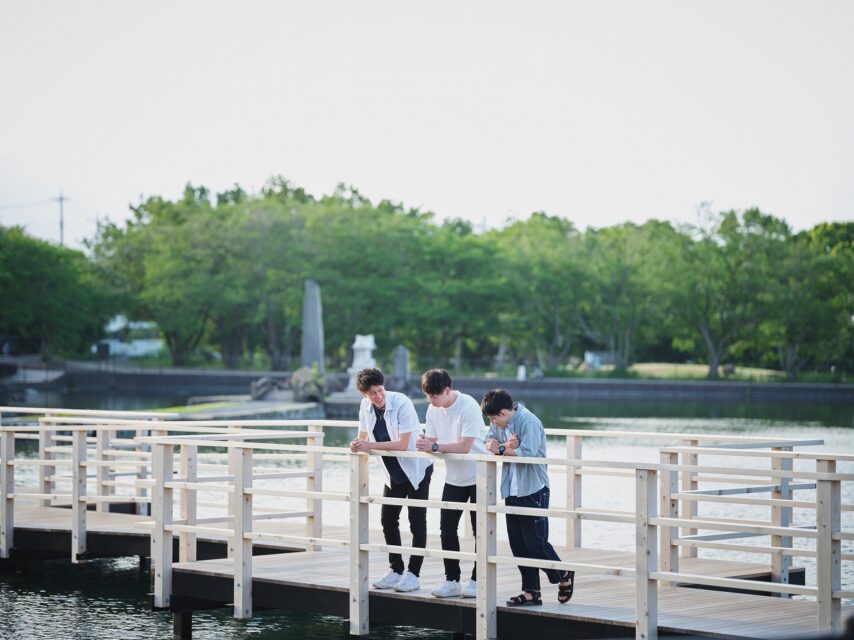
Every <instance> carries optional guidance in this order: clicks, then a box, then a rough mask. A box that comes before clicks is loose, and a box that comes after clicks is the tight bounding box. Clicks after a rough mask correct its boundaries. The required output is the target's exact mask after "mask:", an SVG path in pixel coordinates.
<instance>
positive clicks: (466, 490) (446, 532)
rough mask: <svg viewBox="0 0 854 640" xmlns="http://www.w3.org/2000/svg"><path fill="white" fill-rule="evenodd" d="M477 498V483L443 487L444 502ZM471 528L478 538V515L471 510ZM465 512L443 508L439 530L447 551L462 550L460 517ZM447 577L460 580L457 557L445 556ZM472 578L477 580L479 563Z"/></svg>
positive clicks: (466, 500) (472, 572) (474, 499)
mask: <svg viewBox="0 0 854 640" xmlns="http://www.w3.org/2000/svg"><path fill="white" fill-rule="evenodd" d="M476 500H477V485H474V484H473V485H469V486H467V487H458V486H457V485H454V484H447V483H445V488H444V489H442V501H443V502H471V503H474V502H476ZM470 513H471V528H472V531H473V532H474V534H475V539H477V525H476V522H477V515H476V514H475V512H474V511H471V512H470ZM462 515H463V512H462V511H457V510H456V509H442V512H441V515H440V516H439V530H440V531H441V534H442V549H444V550H445V551H459V550H460V536H459V533H458V528H459V525H460V518H461V517H462ZM445 579H446V580H454V581H457V582H459V580H460V561H459V560H457V559H456V558H445ZM471 579H472V580H477V565H475V566H474V567H472V570H471Z"/></svg>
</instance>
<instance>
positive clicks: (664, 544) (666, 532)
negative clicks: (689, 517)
mask: <svg viewBox="0 0 854 640" xmlns="http://www.w3.org/2000/svg"><path fill="white" fill-rule="evenodd" d="M660 459H661V464H672V465H676V464H678V462H679V454H677V453H675V452H671V453H667V452H663V451H662V452H661V458H660ZM659 484H660V487H661V491H660V493H659V501H658V512H659V513H660V514H661V517H662V518H678V517H679V502H678V500H676V498H674V497H673V494H675V493H678V491H679V472H678V471H676V470H675V469H674V470H672V471H667V470H665V471H662V472H661V479H660V483H659ZM658 533H659V542H660V544H659V553H658V562H659V565H660V567H661V571H672V572H674V573H678V571H679V549H678V547H677V546H676V545H675V544H674V543H675V542H676V540H677V539H678V538H679V529H678V528H677V527H661V530H660V531H659V532H658ZM668 584H669V583H668Z"/></svg>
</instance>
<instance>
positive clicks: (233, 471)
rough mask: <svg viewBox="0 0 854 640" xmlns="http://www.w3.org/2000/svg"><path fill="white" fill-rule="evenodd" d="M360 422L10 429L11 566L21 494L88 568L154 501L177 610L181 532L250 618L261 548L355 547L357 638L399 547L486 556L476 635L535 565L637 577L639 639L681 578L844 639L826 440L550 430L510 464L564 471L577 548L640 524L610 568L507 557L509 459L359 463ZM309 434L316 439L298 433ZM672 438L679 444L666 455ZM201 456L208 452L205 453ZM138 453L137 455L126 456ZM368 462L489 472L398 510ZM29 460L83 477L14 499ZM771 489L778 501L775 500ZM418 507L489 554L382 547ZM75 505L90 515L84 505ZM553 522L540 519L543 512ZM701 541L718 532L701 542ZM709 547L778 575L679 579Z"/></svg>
mask: <svg viewBox="0 0 854 640" xmlns="http://www.w3.org/2000/svg"><path fill="white" fill-rule="evenodd" d="M356 425H357V423H355V422H351V421H325V420H296V421H295V420H290V421H289V420H283V421H257V420H255V421H210V422H195V421H193V422H179V421H170V422H164V421H162V420H158V419H154V420H147V419H146V420H140V419H132V418H129V417H121V418H120V417H107V416H94V417H93V416H64V417H63V416H46V417H43V418H42V421H41V424H39V425H32V426H23V427H21V426H14V427H13V426H9V427H4V428H2V430H0V444H2V452H3V453H2V469H0V479H2V496H3V508H2V509H0V534H2V535H0V543H2V544H0V554H3V553H5V554H6V555H5V556H3V557H8V553H9V551H10V550H11V549H12V546H13V543H14V541H13V539H12V532H13V531H14V500H15V498H28V499H31V500H32V499H37V500H50V501H51V502H52V503H55V502H56V501H58V500H68V501H70V502H71V504H72V512H73V513H72V531H76V534H74V533H73V539H74V540H73V544H72V558H73V559H75V560H76V559H77V558H79V557H80V555H81V554H83V553H85V546H83V547H81V546H80V541H81V539H82V540H83V542H84V545H85V517H86V513H85V505H86V504H87V503H91V502H94V503H96V504H103V503H108V502H111V501H121V500H123V499H131V498H132V499H133V500H139V501H141V502H143V503H149V502H150V503H151V505H152V516H153V522H152V523H151V526H152V531H151V548H152V558H153V564H154V587H155V588H154V591H155V604H156V605H157V606H168V605H169V600H170V596H171V572H172V565H173V560H174V559H173V557H172V538H173V536H176V535H177V536H178V537H179V557H178V560H179V561H185V562H189V561H193V560H194V559H195V545H196V540H197V537H198V536H209V537H218V538H223V539H227V540H228V541H229V555H231V556H232V557H233V558H234V560H235V565H234V566H235V573H234V603H235V604H234V607H235V611H234V613H235V616H237V617H241V618H243V617H248V616H250V615H252V601H251V584H252V569H253V567H252V545H253V543H261V542H271V541H275V542H278V543H288V544H291V545H298V546H300V547H301V548H305V549H306V550H309V551H317V550H320V549H323V548H324V547H329V548H346V549H349V553H350V584H351V599H350V600H351V606H350V631H351V633H353V634H364V633H367V631H368V629H369V619H368V591H369V589H368V575H367V572H368V566H369V563H368V558H369V556H370V554H371V553H387V552H390V551H391V552H401V553H414V554H416V555H423V556H425V557H428V558H458V559H461V560H476V561H477V572H478V574H477V584H478V595H477V600H476V606H477V616H476V620H477V636H478V637H479V638H494V637H496V635H497V608H496V605H497V582H496V577H497V570H498V567H499V566H518V565H520V564H524V565H526V566H536V567H543V568H555V569H568V570H575V571H578V572H580V573H582V574H584V573H598V574H606V575H615V576H624V577H630V578H633V579H634V581H635V590H636V595H637V604H636V606H637V612H638V614H637V627H636V629H637V637H641V638H654V637H656V636H657V622H658V606H657V594H658V590H659V588H660V587H662V586H666V585H670V584H677V585H678V584H695V585H707V586H712V587H718V588H725V589H744V590H749V591H756V592H767V593H772V594H778V595H784V596H788V595H793V594H794V595H799V596H808V597H814V598H815V599H816V603H817V605H816V606H817V619H818V631H819V632H821V633H834V632H837V631H839V630H840V624H841V621H840V611H841V600H842V599H843V598H852V597H854V591H847V590H843V589H842V583H841V576H842V573H841V563H842V562H843V561H849V560H852V559H854V556H852V555H848V554H842V550H841V545H842V542H843V541H845V540H854V533H849V532H846V531H843V530H842V519H841V514H842V513H843V512H844V511H851V510H854V505H847V504H843V503H842V483H843V482H850V481H852V480H854V475H852V474H846V473H840V472H838V470H837V465H838V464H841V463H847V462H852V461H854V455H849V454H831V453H824V452H804V451H795V450H794V449H795V448H796V447H800V446H806V445H811V444H820V443H821V441H820V440H782V439H775V438H757V437H750V436H722V435H710V434H696V435H692V434H669V433H668V434H656V433H649V432H612V431H596V430H578V429H573V430H553V429H549V430H547V433H548V435H549V436H557V437H559V438H564V439H565V442H566V453H565V455H564V456H562V457H555V458H548V459H539V458H534V459H528V458H515V459H514V460H513V462H512V463H514V464H549V465H550V467H551V472H552V473H560V472H565V473H566V478H567V482H566V485H567V490H566V502H565V503H564V504H563V505H555V506H553V507H552V508H550V509H549V510H548V512H547V514H548V516H549V517H552V518H562V519H564V520H566V522H567V525H568V526H567V530H568V532H567V542H568V546H570V547H577V546H580V544H581V535H580V534H581V528H580V523H581V522H582V521H584V520H588V521H598V522H611V523H622V524H627V525H633V531H634V548H635V563H634V565H633V566H611V565H601V564H594V563H578V562H566V561H565V562H548V561H539V560H531V559H519V558H513V557H509V556H504V555H500V554H499V553H498V543H497V542H498V541H497V526H496V525H497V516H498V515H499V514H502V513H504V514H506V513H515V514H520V515H531V514H533V513H534V510H531V509H523V508H519V507H507V506H505V505H500V504H498V494H497V489H496V484H497V476H498V466H499V465H500V464H502V463H505V464H506V463H507V462H506V461H504V460H503V459H500V458H495V457H493V456H463V455H458V454H442V455H436V456H433V455H430V454H421V453H414V452H371V454H369V455H366V454H352V453H350V452H349V450H348V449H346V448H344V447H329V446H324V445H323V435H324V430H326V429H329V428H349V429H353V428H354V427H356ZM297 427H299V428H301V429H305V430H294V429H296V428H297ZM281 429H287V431H281ZM119 432H131V434H132V435H131V437H127V436H126V435H125V436H124V437H121V438H120V437H118V435H117V434H118V433H119ZM87 434H92V435H87ZM48 436H49V439H50V442H51V443H52V444H51V445H50V446H49V447H46V448H45V449H44V450H43V451H41V452H40V453H39V457H38V458H37V459H25V458H22V459H16V458H15V455H14V450H15V448H14V441H15V438H16V437H18V438H33V437H36V438H38V439H39V441H40V443H41V442H42V440H47V439H48ZM600 437H605V438H624V439H630V440H637V439H645V440H649V439H654V440H658V441H661V442H666V443H668V445H667V446H662V447H659V448H658V451H659V456H660V457H659V461H658V462H649V463H637V462H631V461H617V460H587V459H584V458H583V456H582V453H583V450H582V439H583V438H600ZM294 441H296V442H297V443H298V444H295V443H294ZM301 442H304V444H301ZM672 443H675V445H676V446H669V445H670V444H672ZM122 447H124V448H122ZM200 447H204V448H205V450H204V451H203V452H200V451H199V448H200ZM149 449H150V450H149ZM120 452H124V453H120ZM125 453H127V454H128V455H127V456H125ZM49 455H50V456H51V457H49ZM58 456H67V457H65V458H60V457H58ZM370 456H395V457H414V456H423V457H429V458H430V459H431V460H433V461H438V462H440V463H441V462H442V461H443V460H448V459H468V460H474V461H476V463H477V473H478V476H477V490H478V495H477V497H478V499H477V503H476V504H460V503H447V502H443V501H441V500H429V499H428V500H425V501H412V500H399V499H394V498H385V497H382V496H381V495H376V494H374V493H373V492H372V491H371V487H370V480H369V476H370V474H369V471H368V461H369V459H370ZM706 456H709V457H718V458H719V457H723V456H725V457H727V458H732V459H735V458H742V457H744V458H747V459H749V458H756V459H759V460H760V462H761V463H762V464H759V465H751V466H746V467H732V466H721V465H720V463H716V464H702V465H701V464H700V458H701V457H703V460H704V462H705V459H706ZM796 460H801V461H806V462H804V463H801V464H808V465H810V469H809V470H803V469H798V470H795V469H793V466H794V465H793V463H794V461H796ZM283 461H287V462H288V464H294V465H301V466H297V467H293V468H289V469H288V470H283V469H282V467H281V466H265V465H268V464H273V465H275V464H281V463H282V462H283ZM339 462H345V463H347V464H348V465H349V483H348V485H347V486H346V487H344V488H343V490H338V491H330V490H328V489H327V488H326V487H324V485H323V469H324V465H329V464H335V463H339ZM21 464H34V465H37V466H39V468H41V467H45V466H53V467H70V473H69V474H68V475H67V476H66V479H65V480H62V479H60V478H57V477H55V474H47V475H46V476H45V479H44V481H45V482H50V483H53V484H51V485H50V489H51V490H50V491H41V490H39V491H37V492H31V493H22V492H18V493H16V491H15V482H14V480H15V478H14V469H15V467H16V466H19V465H21ZM125 465H126V466H125ZM765 465H767V466H765ZM87 469H95V471H96V473H94V474H92V476H91V477H87V475H86V474H87ZM102 469H108V470H109V471H110V473H117V472H120V470H122V469H130V473H132V474H134V475H133V476H131V479H130V481H129V482H128V483H127V486H123V487H122V488H123V490H125V491H131V492H134V493H133V495H128V494H125V497H122V496H121V495H119V494H117V493H116V492H115V489H116V488H117V487H118V485H113V484H110V483H111V482H116V480H115V479H110V478H111V477H112V476H110V475H109V474H107V475H106V476H105V475H104V474H102V473H100V471H101V470H102ZM148 473H151V476H148V475H147V474H148ZM138 474H146V475H138ZM586 476H600V477H601V476H610V477H616V478H624V479H626V480H630V481H631V482H632V484H633V489H632V491H633V493H634V496H635V497H634V505H633V508H632V509H631V510H625V511H614V510H611V511H605V510H601V509H598V510H597V509H591V508H584V507H583V506H582V502H581V495H582V494H581V488H582V480H583V478H584V477H586ZM300 478H304V479H305V485H304V486H302V487H295V488H283V487H281V486H275V487H270V486H264V485H265V484H267V482H266V481H275V482H277V483H281V482H284V481H286V480H297V479H300ZM69 480H70V487H69V489H68V491H58V490H57V483H58V482H69ZM141 489H150V490H151V495H146V496H139V495H136V492H138V491H140V490H141ZM200 491H201V492H217V493H221V494H223V495H224V496H227V497H228V499H227V500H226V501H212V502H203V501H201V500H199V497H198V493H199V492H200ZM805 491H808V492H810V495H808V496H802V497H798V498H797V499H796V498H795V493H796V492H801V493H802V492H805ZM813 491H814V492H815V495H814V497H813V496H812V492H813ZM761 494H770V497H764V496H761ZM262 498H263V499H270V500H273V499H281V498H286V499H298V500H300V501H302V500H305V504H306V506H305V509H285V508H280V507H277V506H271V505H265V504H260V502H261V499H262ZM326 503H334V504H340V505H341V506H343V505H344V504H345V503H346V504H347V505H348V507H347V508H348V510H349V519H350V527H349V533H348V534H347V535H346V537H344V538H336V537H334V536H331V535H330V534H329V533H328V532H324V528H323V521H322V513H323V505H324V504H326ZM416 503H418V504H419V506H424V507H426V508H430V509H441V508H445V509H458V510H462V511H466V512H470V511H472V510H473V511H475V513H476V517H477V525H478V526H477V531H478V536H477V538H478V539H477V547H476V548H477V551H476V553H469V552H463V551H459V552H451V551H443V550H440V549H420V548H412V547H406V546H397V547H390V546H388V545H383V544H372V543H371V542H370V539H369V522H370V517H369V516H370V514H369V509H370V506H371V505H383V504H413V505H414V504H416ZM701 503H710V504H711V503H727V504H733V505H759V506H765V507H769V508H770V510H771V517H770V519H769V520H768V521H745V520H744V519H741V518H710V517H698V515H697V514H698V511H697V509H696V505H698V504H701ZM74 505H77V508H76V510H75V509H74ZM176 508H177V514H176ZM200 508H201V509H206V510H207V511H208V513H210V512H211V511H212V510H215V509H217V508H219V509H223V508H227V509H228V512H227V514H226V515H210V516H205V517H199V514H198V510H199V509H200ZM793 509H810V510H811V511H814V513H815V522H814V523H813V522H808V523H794V522H792V510H793ZM541 513H542V512H541V511H538V512H537V513H536V514H537V515H540V514H541ZM284 519H297V520H304V523H305V530H304V535H298V534H295V533H286V532H283V531H271V530H259V529H258V528H256V526H255V523H256V522H259V521H260V520H265V521H266V520H284ZM463 520H464V521H465V520H467V518H464V519H463ZM576 525H578V526H576ZM698 531H702V532H708V531H710V532H712V533H702V534H701V533H698ZM749 536H771V544H770V545H767V546H755V545H744V544H739V543H734V542H731V541H728V540H736V539H738V538H742V537H749ZM798 538H800V539H806V540H815V541H816V542H815V547H814V548H809V549H804V548H796V547H794V546H793V544H792V541H793V540H794V539H798ZM701 548H704V549H715V550H718V551H720V552H750V553H764V554H767V555H770V556H771V559H772V570H773V571H772V572H773V577H774V581H773V582H768V583H763V582H755V581H747V580H742V579H737V578H722V577H714V576H709V575H696V574H693V573H690V574H689V573H683V572H681V571H680V554H679V550H680V549H682V550H683V551H684V550H693V551H694V552H696V550H697V549H701ZM794 557H809V558H815V559H816V567H817V572H816V581H815V584H813V585H807V586H800V585H793V584H789V580H788V569H789V567H790V562H791V559H792V558H794Z"/></svg>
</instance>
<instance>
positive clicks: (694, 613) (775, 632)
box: [15, 505, 854, 639]
mask: <svg viewBox="0 0 854 640" xmlns="http://www.w3.org/2000/svg"><path fill="white" fill-rule="evenodd" d="M147 521H150V518H149V517H146V516H138V515H128V514H121V513H103V512H89V513H88V514H87V531H88V532H89V533H90V534H97V535H100V536H107V537H110V538H114V539H118V540H119V541H120V540H121V539H125V540H128V539H130V538H131V537H133V538H135V539H137V540H139V539H140V538H144V537H146V536H147V535H148V531H149V529H148V527H146V526H145V525H144V524H143V523H145V522H147ZM15 529H16V541H17V544H16V546H18V545H20V546H22V547H26V545H27V536H28V535H30V534H31V533H32V534H35V533H37V532H41V533H44V532H55V533H60V534H64V533H65V532H69V533H70V529H71V514H70V511H69V510H68V509H61V508H56V507H53V508H46V507H37V506H34V505H19V506H18V508H17V509H16V526H15ZM256 530H259V531H262V530H264V531H278V532H282V533H293V534H296V535H302V534H303V533H304V524H301V523H293V522H266V521H262V522H258V523H257V526H256ZM347 536H348V529H347V528H346V527H335V526H329V525H327V526H326V527H324V537H326V538H333V539H340V540H346V539H347ZM201 538H208V539H210V540H216V539H217V537H216V536H200V539H201ZM406 538H408V536H407V534H406V533H404V544H406V543H407V542H406ZM371 541H372V542H374V541H375V542H378V543H381V542H382V533H381V531H379V530H372V531H371ZM116 546H117V547H118V548H120V547H121V545H120V544H119V545H114V547H116ZM264 546H265V547H275V546H277V545H276V543H265V544H264ZM278 546H279V547H280V548H282V549H283V550H288V551H292V550H293V549H294V548H295V546H296V545H291V544H287V543H279V544H278ZM428 546H430V547H431V548H439V539H438V536H433V535H431V536H430V537H429V541H428ZM463 550H464V551H466V550H467V551H473V548H472V543H471V541H464V543H463ZM90 551H92V552H94V553H98V549H97V548H93V549H90ZM498 552H499V554H501V555H508V556H509V555H511V554H510V551H509V548H508V546H507V544H506V542H502V541H499V550H498ZM558 553H559V554H560V556H561V558H562V559H564V560H567V561H578V562H586V563H593V564H601V565H611V566H633V564H634V554H632V553H629V552H621V551H609V550H600V549H589V548H580V549H568V548H558ZM370 557H371V566H370V575H371V580H372V581H373V580H375V579H378V578H379V577H382V576H383V575H384V574H385V572H386V571H387V559H386V555H385V554H384V553H372V554H371V556H370ZM681 562H682V564H681V568H682V570H683V571H684V572H685V573H691V574H702V575H706V576H720V577H740V578H753V579H762V578H767V576H768V575H769V566H768V565H767V564H756V563H745V562H731V561H724V560H713V559H703V558H700V559H698V558H683V559H682V561H681ZM348 566H349V553H348V552H347V551H346V550H339V549H336V550H323V551H320V552H313V553H312V552H302V551H297V552H292V553H281V554H279V553H276V554H273V555H265V556H256V557H255V558H254V559H253V591H255V592H257V593H258V595H259V596H260V595H261V594H262V593H263V592H264V591H265V590H275V589H276V588H277V587H290V588H298V589H305V590H315V591H314V592H313V593H317V590H320V591H322V592H325V593H326V594H327V595H335V594H337V595H338V596H340V598H339V599H341V601H342V602H346V599H347V596H348V593H349V575H348V570H347V567H348ZM471 567H472V563H471V562H466V561H463V562H462V572H463V580H467V578H468V574H469V572H470V571H471ZM173 571H174V574H175V576H176V580H175V582H176V584H178V585H184V588H182V587H178V588H176V590H175V596H176V597H180V596H181V595H182V591H184V590H187V591H188V593H185V594H183V595H192V593H194V592H204V591H205V587H204V582H205V581H210V580H218V581H219V582H220V584H221V583H222V581H223V580H225V581H230V580H232V579H233V575H234V574H233V571H234V567H233V561H232V560H231V559H227V558H223V559H213V560H200V561H197V562H184V563H175V564H174V565H173ZM443 573H444V572H443V564H442V561H441V560H438V559H431V558H427V559H425V561H424V566H423V568H422V574H421V585H422V588H421V590H420V591H417V592H413V593H407V594H401V593H395V592H389V591H378V590H375V589H372V590H371V596H370V597H371V611H372V615H373V612H374V611H380V612H382V611H383V610H393V609H394V608H396V607H399V606H401V605H403V604H408V605H410V606H416V607H417V606H424V607H429V610H430V611H437V610H439V611H441V610H444V614H445V616H446V617H447V616H448V615H450V616H451V617H453V615H457V617H460V618H464V617H466V616H470V617H472V618H473V616H474V608H475V603H474V600H466V599H459V598H453V599H437V598H434V597H432V596H431V595H430V590H431V589H432V588H433V587H434V586H436V585H437V584H439V583H440V582H441V581H442V580H443V579H444V575H443ZM576 584H577V587H576V591H575V595H574V596H573V599H572V600H571V601H570V603H569V604H566V605H560V604H558V603H557V600H556V591H557V590H556V587H555V586H553V585H549V584H548V583H547V581H545V579H544V576H543V600H544V605H543V606H542V607H536V608H527V609H524V610H517V609H509V608H507V607H500V609H499V615H500V616H501V619H502V620H505V621H506V620H508V617H510V619H513V620H516V622H517V624H523V625H524V624H533V625H534V626H536V624H535V623H536V621H537V620H540V621H543V620H545V619H549V620H548V622H549V623H550V624H552V625H554V624H555V622H559V623H560V624H561V625H564V624H566V625H568V626H567V627H566V632H567V636H566V637H572V636H573V635H575V634H574V632H573V631H572V629H573V626H572V625H576V626H577V625H587V626H586V628H587V629H589V628H591V626H592V627H596V626H602V627H604V628H611V629H615V628H621V627H624V628H625V634H624V635H625V636H630V635H632V633H633V627H634V621H635V598H636V591H635V582H634V579H633V578H623V577H615V576H605V575H587V574H583V573H579V574H578V575H577V578H576ZM187 585H193V586H192V588H190V589H186V586H187ZM498 591H499V603H502V602H503V601H504V600H505V599H506V597H508V596H510V595H514V594H516V593H518V591H519V573H518V571H517V570H516V569H515V568H513V567H506V566H500V567H499V568H498ZM658 597H659V621H658V623H659V629H660V632H661V633H675V634H681V635H695V636H707V637H717V638H763V639H765V638H768V639H770V638H796V637H815V629H816V626H817V619H816V606H815V603H814V602H812V601H808V600H789V599H782V598H774V597H768V596H763V595H750V594H735V593H728V592H721V591H710V590H705V589H696V588H689V587H670V586H660V587H659V590H658ZM313 599H314V600H321V599H320V598H309V599H308V601H311V600H313ZM228 602H229V600H224V601H223V602H222V604H226V603H228ZM302 602H304V601H302ZM282 608H285V609H287V608H288V607H287V604H286V603H283V607H282ZM849 609H854V607H846V611H845V613H849V611H848V610H849ZM303 610H304V609H303ZM333 610H335V611H337V609H335V608H333ZM321 611H325V612H328V611H329V609H328V608H327V609H322V610H321ZM338 615H342V616H345V617H346V615H347V611H346V609H344V610H343V611H340V612H339V613H338ZM377 617H378V618H380V619H382V618H383V615H382V614H379V615H378V616H377ZM439 618H441V616H438V617H436V620H439ZM428 620H429V617H428ZM520 621H522V622H520ZM422 626H430V625H425V624H423V621H422ZM437 628H443V626H442V624H439V623H437Z"/></svg>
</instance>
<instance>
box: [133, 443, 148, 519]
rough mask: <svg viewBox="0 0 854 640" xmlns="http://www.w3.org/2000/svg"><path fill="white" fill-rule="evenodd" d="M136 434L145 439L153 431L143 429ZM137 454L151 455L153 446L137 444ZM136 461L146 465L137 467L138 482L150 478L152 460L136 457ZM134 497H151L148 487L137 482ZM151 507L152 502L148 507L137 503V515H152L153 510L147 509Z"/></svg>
mask: <svg viewBox="0 0 854 640" xmlns="http://www.w3.org/2000/svg"><path fill="white" fill-rule="evenodd" d="M136 434H137V437H145V436H150V435H151V431H150V430H148V429H141V430H139V431H137V432H136ZM136 452H137V453H150V452H151V446H150V445H149V444H148V443H143V442H137V444H136ZM136 459H137V460H139V461H140V462H142V463H145V464H143V465H141V466H139V467H137V470H136V479H137V481H139V480H145V479H147V478H148V476H149V469H150V468H151V459H150V458H145V457H143V456H136ZM134 495H135V496H136V497H137V498H145V497H147V496H148V495H149V492H148V487H143V486H142V485H141V484H140V483H139V482H137V484H136V487H135V488H134ZM150 505H151V503H150V502H149V503H148V505H146V503H144V502H142V501H137V503H136V514H137V515H138V516H143V515H151V510H150V509H149V508H147V506H150Z"/></svg>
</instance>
